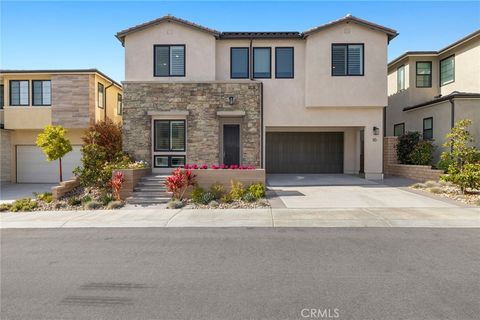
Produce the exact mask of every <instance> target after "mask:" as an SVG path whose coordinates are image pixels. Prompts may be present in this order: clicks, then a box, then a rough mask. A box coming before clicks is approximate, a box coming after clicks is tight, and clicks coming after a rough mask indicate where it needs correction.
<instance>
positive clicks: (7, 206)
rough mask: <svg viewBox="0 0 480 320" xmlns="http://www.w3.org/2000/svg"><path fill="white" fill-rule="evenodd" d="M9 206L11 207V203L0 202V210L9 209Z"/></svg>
mask: <svg viewBox="0 0 480 320" xmlns="http://www.w3.org/2000/svg"><path fill="white" fill-rule="evenodd" d="M11 207H12V205H11V204H8V203H2V204H0V212H4V211H10V208H11Z"/></svg>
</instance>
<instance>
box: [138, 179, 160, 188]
mask: <svg viewBox="0 0 480 320" xmlns="http://www.w3.org/2000/svg"><path fill="white" fill-rule="evenodd" d="M137 187H161V188H164V189H165V188H166V187H165V183H163V182H160V181H151V180H146V181H141V180H140V182H139V183H137Z"/></svg>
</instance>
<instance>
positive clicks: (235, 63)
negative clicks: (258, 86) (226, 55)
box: [230, 47, 250, 79]
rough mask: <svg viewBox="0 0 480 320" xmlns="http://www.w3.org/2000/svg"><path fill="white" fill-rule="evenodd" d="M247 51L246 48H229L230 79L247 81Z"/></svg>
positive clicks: (248, 73)
mask: <svg viewBox="0 0 480 320" xmlns="http://www.w3.org/2000/svg"><path fill="white" fill-rule="evenodd" d="M248 56H249V49H248V47H232V48H230V78H231V79H248V77H249V76H250V72H249V57H248Z"/></svg>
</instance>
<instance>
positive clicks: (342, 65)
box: [332, 45, 347, 76]
mask: <svg viewBox="0 0 480 320" xmlns="http://www.w3.org/2000/svg"><path fill="white" fill-rule="evenodd" d="M332 74H333V75H334V76H343V75H346V74H347V46H344V45H334V46H333V47H332Z"/></svg>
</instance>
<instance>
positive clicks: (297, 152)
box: [266, 132, 343, 173]
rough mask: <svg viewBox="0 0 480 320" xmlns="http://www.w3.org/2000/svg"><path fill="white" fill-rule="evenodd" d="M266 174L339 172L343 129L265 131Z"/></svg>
mask: <svg viewBox="0 0 480 320" xmlns="http://www.w3.org/2000/svg"><path fill="white" fill-rule="evenodd" d="M266 169H267V172H268V173H343V132H267V136H266Z"/></svg>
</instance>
